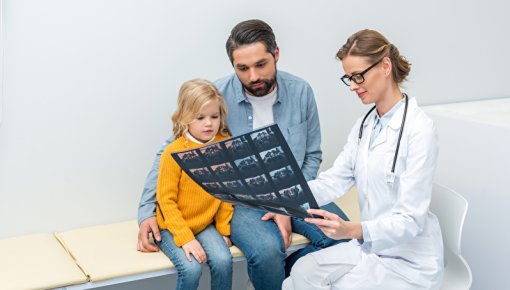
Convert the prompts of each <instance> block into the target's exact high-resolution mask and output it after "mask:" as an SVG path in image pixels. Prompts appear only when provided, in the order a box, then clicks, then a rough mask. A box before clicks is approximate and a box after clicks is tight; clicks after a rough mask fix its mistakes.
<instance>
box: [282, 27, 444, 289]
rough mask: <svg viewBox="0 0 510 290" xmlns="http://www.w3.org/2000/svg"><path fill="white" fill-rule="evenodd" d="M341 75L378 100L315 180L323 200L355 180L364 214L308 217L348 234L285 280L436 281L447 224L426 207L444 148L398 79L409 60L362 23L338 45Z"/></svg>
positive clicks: (336, 283)
mask: <svg viewBox="0 0 510 290" xmlns="http://www.w3.org/2000/svg"><path fill="white" fill-rule="evenodd" d="M337 57H338V59H340V60H341V61H342V66H343V69H344V71H345V75H344V76H343V77H342V81H343V83H344V84H345V85H347V86H349V88H350V90H351V91H354V92H356V94H357V95H358V97H359V98H360V100H361V102H362V103H363V104H372V103H374V104H375V106H374V107H373V108H372V109H371V110H370V111H369V112H368V113H367V114H366V115H365V116H364V117H363V118H360V119H359V120H358V121H357V122H356V124H355V125H354V127H353V128H352V130H351V132H350V134H349V137H348V141H347V144H346V145H345V147H344V149H343V151H342V153H340V155H339V156H338V157H337V159H336V161H335V163H334V165H333V167H332V168H331V169H329V170H327V171H325V172H323V173H322V174H320V175H319V177H318V178H317V179H316V180H313V181H310V182H309V185H310V188H311V189H312V192H313V194H314V196H315V198H316V199H317V201H318V202H319V205H320V204H326V203H328V202H329V201H331V200H335V199H337V198H338V197H340V196H342V195H343V194H344V193H346V192H347V191H348V190H349V189H350V188H351V187H353V186H356V187H357V190H358V199H359V205H360V210H361V222H352V221H345V220H343V219H341V218H340V217H339V216H337V215H335V214H333V213H330V212H327V211H324V210H310V213H312V214H316V215H320V216H322V217H323V218H324V219H307V220H306V221H307V222H310V223H312V224H315V225H317V226H319V228H320V229H321V230H322V231H323V232H324V233H325V234H326V235H327V236H329V237H331V238H334V239H345V238H349V239H352V240H351V241H350V242H348V243H343V244H337V245H335V246H332V247H329V248H326V249H323V250H320V251H318V252H315V253H311V254H308V255H306V256H304V257H302V258H301V259H300V260H298V262H297V263H296V264H295V265H294V267H293V268H292V272H291V275H290V277H289V278H287V279H286V280H285V281H284V283H283V288H284V289H307V290H309V289H393V290H395V289H439V286H440V284H441V281H442V276H443V243H442V238H441V229H440V227H439V223H438V220H437V218H436V216H435V215H434V214H432V213H431V212H430V211H429V203H430V198H431V192H432V183H433V177H434V171H435V167H436V160H437V154H438V147H437V135H436V129H435V126H434V124H433V123H432V121H431V119H430V118H429V117H427V116H426V115H425V113H424V112H423V111H422V110H421V109H420V108H419V107H418V104H417V101H416V99H415V98H412V97H410V96H407V95H406V94H405V93H402V92H401V90H400V88H399V85H400V84H401V83H402V82H403V81H404V80H405V78H406V77H407V75H408V74H409V71H410V63H409V62H408V61H407V60H406V59H405V58H404V57H403V56H401V55H400V54H399V51H398V49H397V48H396V47H395V46H394V45H393V44H391V43H390V42H389V41H388V40H387V39H386V38H385V37H384V36H383V35H381V34H380V33H378V32H376V31H373V30H362V31H359V32H357V33H355V34H354V35H352V36H351V37H350V38H349V39H347V42H346V43H345V44H344V45H343V46H342V48H341V49H340V50H339V51H338V53H337Z"/></svg>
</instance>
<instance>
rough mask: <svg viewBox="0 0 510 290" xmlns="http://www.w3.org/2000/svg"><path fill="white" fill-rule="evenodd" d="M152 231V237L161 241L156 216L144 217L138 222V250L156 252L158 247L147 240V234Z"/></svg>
mask: <svg viewBox="0 0 510 290" xmlns="http://www.w3.org/2000/svg"><path fill="white" fill-rule="evenodd" d="M151 233H152V235H153V236H154V239H155V240H156V241H158V242H160V241H161V234H160V233H159V228H158V222H157V220H156V217H154V216H153V217H150V218H146V219H144V220H143V221H142V222H141V223H140V228H139V229H138V244H137V245H136V249H137V250H138V251H140V252H157V251H159V248H158V247H157V246H156V245H154V244H153V243H152V242H151V241H149V235H150V234H151Z"/></svg>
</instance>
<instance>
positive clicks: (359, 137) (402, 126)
mask: <svg viewBox="0 0 510 290" xmlns="http://www.w3.org/2000/svg"><path fill="white" fill-rule="evenodd" d="M403 95H404V97H405V106H404V115H403V116H402V124H401V126H400V132H399V133H398V140H397V147H396V148H395V155H394V156H393V164H392V166H391V175H394V174H395V166H396V164H397V157H398V150H399V149H400V140H401V139H402V132H404V125H405V122H406V117H407V107H408V104H409V97H408V96H407V94H406V93H404V94H403ZM375 108H376V106H373V107H372V108H371V109H370V110H369V111H368V112H367V113H366V115H365V117H363V120H362V121H361V125H360V127H359V133H358V146H359V144H360V142H361V138H362V137H363V126H364V125H365V121H366V120H367V118H368V116H370V113H372V111H373V110H375ZM356 155H357V154H356Z"/></svg>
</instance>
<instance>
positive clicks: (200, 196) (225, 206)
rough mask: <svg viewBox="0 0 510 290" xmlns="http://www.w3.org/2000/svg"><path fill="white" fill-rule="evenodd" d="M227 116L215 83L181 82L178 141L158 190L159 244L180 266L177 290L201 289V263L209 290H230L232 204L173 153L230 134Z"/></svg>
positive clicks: (166, 158)
mask: <svg viewBox="0 0 510 290" xmlns="http://www.w3.org/2000/svg"><path fill="white" fill-rule="evenodd" d="M226 114H227V110H226V106H225V102H224V100H223V97H222V96H221V94H220V93H219V91H218V90H217V89H216V87H215V86H214V85H213V84H212V83H211V82H209V81H206V80H198V79H195V80H191V81H187V82H185V83H184V84H183V85H182V87H181V89H180V91H179V99H178V104H177V110H176V111H175V113H174V114H173V116H172V121H173V133H174V138H175V141H173V142H172V143H171V144H170V145H168V147H167V148H166V149H165V151H164V152H163V154H162V155H161V160H160V163H161V164H160V168H159V177H158V184H157V188H156V192H157V200H158V209H157V212H156V217H157V221H158V226H159V228H160V229H161V241H160V242H158V246H159V247H160V248H161V250H163V252H164V253H165V254H166V255H167V256H168V258H170V260H171V261H172V262H173V264H174V265H175V267H176V268H177V271H178V275H177V287H176V289H186V290H188V289H197V288H198V282H199V280H200V275H201V273H202V264H203V263H208V264H209V268H210V269H211V289H213V290H224V289H231V288H232V256H231V254H230V251H229V246H231V242H230V239H229V236H230V219H231V218H232V214H233V211H234V210H233V208H232V205H231V204H229V203H226V202H222V201H220V200H218V199H216V198H214V197H213V196H211V195H210V194H208V193H207V192H205V191H204V190H203V189H202V188H201V187H200V186H199V185H198V184H196V183H195V182H194V181H193V180H192V179H191V178H190V177H189V176H188V175H187V174H185V173H184V172H183V171H182V169H181V168H180V167H179V165H178V164H177V162H175V160H174V159H173V158H172V156H171V153H172V152H175V151H182V150H185V149H191V148H196V147H200V146H203V145H205V144H208V143H212V142H216V141H219V140H221V139H224V138H226V137H228V135H227V128H226V125H225V115H226Z"/></svg>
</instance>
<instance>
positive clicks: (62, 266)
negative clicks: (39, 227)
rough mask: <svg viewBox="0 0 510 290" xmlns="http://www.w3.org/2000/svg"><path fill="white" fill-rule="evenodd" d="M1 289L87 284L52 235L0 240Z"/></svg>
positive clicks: (84, 277)
mask: <svg viewBox="0 0 510 290" xmlns="http://www.w3.org/2000/svg"><path fill="white" fill-rule="evenodd" d="M0 273H1V277H2V278H1V279H0V289H48V288H57V287H64V286H69V285H74V284H80V283H85V282H87V277H86V276H85V275H84V274H83V272H82V271H81V270H80V269H79V268H78V266H76V264H75V263H74V261H73V260H72V258H71V257H70V256H69V255H68V253H67V252H66V251H65V249H64V248H63V247H62V245H60V243H59V242H58V241H57V239H55V237H54V236H53V235H52V234H36V235H28V236H20V237H14V238H7V239H0Z"/></svg>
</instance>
